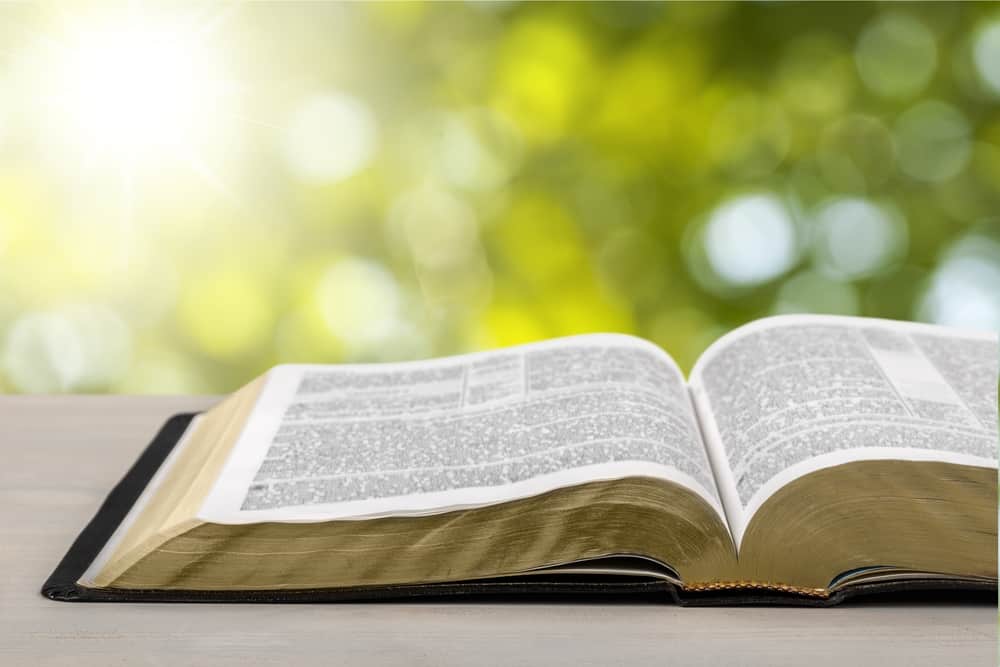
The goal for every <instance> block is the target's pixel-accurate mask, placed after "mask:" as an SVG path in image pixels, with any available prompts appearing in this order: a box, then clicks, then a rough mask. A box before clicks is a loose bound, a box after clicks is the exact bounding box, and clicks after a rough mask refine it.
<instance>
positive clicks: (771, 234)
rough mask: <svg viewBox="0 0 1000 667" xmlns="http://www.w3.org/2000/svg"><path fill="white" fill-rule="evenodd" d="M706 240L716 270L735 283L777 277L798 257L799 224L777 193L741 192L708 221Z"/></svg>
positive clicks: (763, 281)
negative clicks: (797, 234)
mask: <svg viewBox="0 0 1000 667" xmlns="http://www.w3.org/2000/svg"><path fill="white" fill-rule="evenodd" d="M704 243H705V251H706V254H707V256H708V262H709V264H710V265H711V268H712V270H713V271H714V272H715V274H716V275H717V276H719V277H720V278H722V279H723V280H724V281H726V282H727V283H729V284H730V285H735V286H741V287H748V286H754V285H759V284H761V283H766V282H768V281H769V280H773V279H774V278H777V277H778V276H780V275H781V274H783V273H784V272H785V271H787V270H788V269H789V268H790V267H791V266H792V265H793V264H794V263H795V261H796V259H797V242H796V237H795V226H794V224H793V223H792V219H791V217H790V215H789V213H788V210H787V209H786V207H785V206H784V205H783V204H782V203H781V201H780V200H779V199H778V198H777V197H775V196H773V195H767V194H759V195H746V196H741V197H737V198H735V199H733V200H731V201H728V202H726V203H724V204H722V205H721V206H719V207H718V208H716V209H715V210H714V211H712V212H711V213H710V214H709V217H708V222H707V223H706V224H705V230H704Z"/></svg>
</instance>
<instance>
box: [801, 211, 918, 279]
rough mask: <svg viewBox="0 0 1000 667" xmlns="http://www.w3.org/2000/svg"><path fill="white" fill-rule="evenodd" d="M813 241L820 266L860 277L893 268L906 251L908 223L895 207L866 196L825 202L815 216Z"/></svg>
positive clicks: (847, 276) (844, 275) (841, 274)
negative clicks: (890, 209) (880, 203)
mask: <svg viewBox="0 0 1000 667" xmlns="http://www.w3.org/2000/svg"><path fill="white" fill-rule="evenodd" d="M814 221H815V229H814V231H813V243H814V248H815V253H816V262H817V265H818V266H819V268H820V270H821V271H823V272H824V273H826V274H828V275H831V276H833V277H835V278H840V279H848V280H857V279H859V278H867V277H870V276H872V275H874V274H876V273H879V272H880V271H885V270H887V269H890V268H892V266H893V264H894V263H896V262H898V261H899V260H900V259H901V258H902V257H903V256H905V254H906V243H907V227H906V222H905V221H903V220H901V219H900V218H899V215H898V213H896V212H895V211H889V210H885V209H884V208H883V207H880V206H878V205H877V204H875V203H873V202H870V201H868V200H865V199H861V198H856V197H844V198H839V199H835V200H833V201H829V202H826V203H825V204H823V205H822V206H821V207H820V208H819V210H818V211H817V212H816V214H815V216H814Z"/></svg>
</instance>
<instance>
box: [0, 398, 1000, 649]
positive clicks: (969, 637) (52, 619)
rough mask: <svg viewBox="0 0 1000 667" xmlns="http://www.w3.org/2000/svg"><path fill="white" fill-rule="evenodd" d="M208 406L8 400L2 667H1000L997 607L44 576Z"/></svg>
mask: <svg viewBox="0 0 1000 667" xmlns="http://www.w3.org/2000/svg"><path fill="white" fill-rule="evenodd" d="M214 400H215V399H212V398H206V397H125V396H119V397H92V396H81V397H17V396H12V397H0V455H2V457H3V458H2V462H0V529H2V531H3V535H2V537H0V539H2V543H0V582H2V583H0V665H4V666H6V665H12V666H14V665H28V666H35V665H48V664H53V665H125V664H128V665H131V664H149V665H170V666H171V667H173V666H174V665H183V664H212V665H239V666H240V667H248V666H251V665H286V664H294V665H304V664H351V665H376V664H413V665H435V666H436V665H467V664H473V663H475V664H498V665H529V664H539V665H610V664H658V665H665V664H674V665H808V666H809V667H819V666H821V665H837V666H838V667H843V665H847V664H850V665H879V666H880V667H891V666H892V665H908V666H910V665H914V666H915V665H934V666H935V667H937V666H940V665H963V666H967V667H973V666H976V665H995V664H996V663H997V609H996V607H994V606H990V605H982V604H980V605H963V604H935V605H927V604H922V605H921V604H900V603H892V604H890V603H875V604H872V603H857V604H853V605H844V606H840V607H835V608H832V609H794V608H785V609H781V608H764V609H761V608H742V609H740V608H735V609H734V608H730V609H691V608H687V609H681V608H677V607H674V606H671V605H667V604H662V605H661V604H649V603H646V604H642V603H630V602H625V603H622V602H618V603H614V604H610V603H601V602H599V601H594V600H588V601H584V602H569V601H543V602H531V603H518V602H483V601H477V602H433V603H406V604H384V603H378V604H353V605H352V604H341V605H334V604H327V605H323V604H316V605H176V604H174V605H171V604H72V603H61V602H52V601H49V600H46V599H45V598H43V597H42V596H41V595H40V594H39V592H38V591H39V588H40V587H41V585H42V582H43V581H44V580H45V578H46V577H47V576H48V574H49V573H50V572H51V570H52V569H53V567H55V565H56V563H57V562H58V561H59V559H60V558H61V557H62V555H63V554H64V553H65V551H66V548H67V547H68V546H69V545H70V543H71V542H72V541H73V539H74V538H75V537H76V534H77V533H78V532H79V530H80V529H81V528H82V527H83V526H84V524H85V523H86V522H87V521H88V520H89V519H90V518H91V516H92V515H93V514H94V512H95V511H96V509H97V507H98V505H99V504H100V502H101V501H102V500H103V498H104V496H105V494H106V493H107V492H108V491H109V490H110V489H111V487H112V486H113V485H114V483H115V482H116V481H117V480H118V479H119V477H121V475H122V474H123V473H124V472H125V470H126V469H127V468H128V467H129V465H131V463H132V462H133V460H134V459H135V457H136V456H137V455H138V454H139V452H140V451H141V450H142V448H143V447H144V446H145V445H146V443H147V442H148V441H149V439H150V438H151V437H152V435H153V434H154V433H155V432H156V430H157V428H158V427H159V425H160V424H161V423H162V422H163V420H164V419H165V418H166V417H167V416H169V415H171V414H173V413H176V412H183V411H190V410H198V409H201V408H204V407H207V406H209V405H211V404H212V403H213V401H214Z"/></svg>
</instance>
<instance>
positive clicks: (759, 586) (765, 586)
mask: <svg viewBox="0 0 1000 667" xmlns="http://www.w3.org/2000/svg"><path fill="white" fill-rule="evenodd" d="M681 588H682V590H684V591H686V592H691V593H704V592H709V591H726V590H734V589H756V590H767V591H777V592H780V593H795V594H797V595H807V596H809V597H814V598H828V597H830V591H829V590H827V589H825V588H806V587H803V586H790V585H788V584H774V583H769V582H766V581H746V580H740V581H707V582H696V583H692V584H684V585H683V586H682V587H681Z"/></svg>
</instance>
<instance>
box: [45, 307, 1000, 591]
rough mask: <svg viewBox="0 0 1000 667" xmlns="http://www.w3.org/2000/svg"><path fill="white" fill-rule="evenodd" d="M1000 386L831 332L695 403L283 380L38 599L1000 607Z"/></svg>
mask: <svg viewBox="0 0 1000 667" xmlns="http://www.w3.org/2000/svg"><path fill="white" fill-rule="evenodd" d="M997 376H998V344H997V337H996V336H995V335H994V334H990V333H977V332H968V331H962V330H955V329H950V328H945V327H939V326H933V325H927V324H916V323H908V322H894V321H888V320H877V319H867V318H851V317H835V316H818V315H787V316H778V317H771V318H766V319H763V320H759V321H756V322H752V323H750V324H748V325H746V326H743V327H740V328H738V329H735V330H734V331H732V332H730V333H728V334H726V335H725V336H723V337H722V338H721V339H719V340H718V341H716V342H715V343H713V344H712V345H711V346H709V348H708V349H707V350H706V351H705V352H704V353H703V354H702V356H701V358H700V359H699V360H698V361H697V363H696V364H695V366H694V368H693V370H692V371H691V373H690V375H689V377H687V378H686V377H685V376H684V374H683V373H682V372H681V370H680V369H679V367H678V366H677V364H676V363H675V362H674V361H673V360H672V359H671V357H670V356H669V355H668V354H667V352H665V351H664V350H662V349H660V348H659V347H658V346H656V345H654V344H653V343H651V342H648V341H646V340H643V339H641V338H636V337H632V336H627V335H621V334H588V335H579V336H572V337H568V338H561V339H554V340H549V341H543V342H540V343H533V344H527V345H522V346H517V347H511V348H505V349H500V350H494V351H488V352H479V353H473V354H467V355H462V356H456V357H447V358H441V359H435V360H430V361H415V362H404V363H393V364H364V365H361V364H357V365H281V366H276V367H274V368H273V369H271V370H270V371H268V372H267V373H266V374H265V375H263V376H262V377H259V378H257V379H256V380H254V381H253V382H251V383H249V384H248V385H246V386H244V387H243V388H242V389H240V390H238V391H236V392H235V393H233V394H232V395H230V396H228V397H226V398H225V399H224V400H222V401H221V402H219V403H218V404H217V405H216V406H215V407H213V408H211V409H209V410H207V411H206V412H204V413H201V414H198V415H183V416H178V417H175V418H173V419H172V420H171V421H170V422H168V423H167V425H166V426H165V427H164V429H163V430H162V431H161V433H160V435H159V436H158V437H157V438H156V440H154V442H153V443H152V445H151V446H150V447H149V448H148V449H147V450H146V452H145V453H144V454H143V456H142V458H140V459H139V461H138V462H137V463H136V465H135V466H134V467H133V469H132V470H131V471H130V472H129V473H128V475H127V476H126V477H125V478H124V479H123V480H122V482H121V483H120V484H119V486H118V487H116V489H115V490H114V491H113V492H112V494H111V495H110V496H109V497H108V500H107V501H106V502H105V504H104V506H103V507H102V508H101V509H100V511H99V512H98V514H97V516H96V517H95V518H94V520H93V521H92V522H91V524H90V525H89V526H88V527H87V528H86V529H85V530H84V532H83V533H82V534H81V536H80V538H79V539H78V540H77V542H76V543H75V544H74V545H73V546H72V547H71V549H70V551H69V553H68V554H67V556H66V557H65V558H64V560H63V562H62V563H61V564H60V565H59V567H58V568H57V570H56V572H55V573H53V575H52V577H51V578H50V580H49V581H48V582H47V583H46V585H45V587H44V588H43V593H44V594H45V595H47V596H49V597H51V598H53V599H61V600H83V601H86V600H107V601H113V600H176V601H185V600H243V601H294V600H316V601H325V600H329V601H334V600H361V599H386V598H390V599H391V598H395V599H398V598H401V597H410V596H418V595H432V596H433V595H454V594H461V593H504V592H510V593H519V592H523V593H531V592H549V591H556V592H557V591H566V592H588V591H606V592H630V591H634V592H646V593H659V594H666V595H667V596H668V597H669V598H671V599H673V600H675V601H677V602H679V603H682V604H740V603H778V604H782V603H784V604H804V605H831V604H835V603H837V602H839V601H842V600H844V599H847V598H849V597H852V596H857V595H861V594H864V593H872V592H879V591H899V590H910V589H943V590H952V591H968V592H970V594H972V593H973V592H975V591H990V590H992V591H994V592H995V590H996V584H997ZM963 595H964V593H963Z"/></svg>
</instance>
